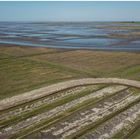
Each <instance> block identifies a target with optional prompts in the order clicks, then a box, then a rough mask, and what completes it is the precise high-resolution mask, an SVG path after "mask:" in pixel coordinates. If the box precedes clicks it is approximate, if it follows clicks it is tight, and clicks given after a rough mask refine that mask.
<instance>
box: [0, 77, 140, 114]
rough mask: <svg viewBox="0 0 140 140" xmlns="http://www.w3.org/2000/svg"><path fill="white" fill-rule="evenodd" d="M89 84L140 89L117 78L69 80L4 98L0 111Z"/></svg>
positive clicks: (139, 83)
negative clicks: (115, 85) (116, 85)
mask: <svg viewBox="0 0 140 140" xmlns="http://www.w3.org/2000/svg"><path fill="white" fill-rule="evenodd" d="M90 84H122V85H127V86H132V87H136V88H140V81H135V80H128V79H119V78H83V79H77V80H70V81H65V82H60V83H57V84H53V85H50V86H47V87H43V88H40V89H36V90H32V91H30V92H26V93H23V94H20V95H16V96H13V97H11V98H6V99H3V100H1V101H0V111H1V110H4V109H8V108H10V107H13V106H16V105H19V104H23V103H26V102H29V101H32V100H35V99H38V98H41V97H44V96H46V95H50V94H52V93H55V92H58V91H61V90H65V89H68V88H72V87H76V86H81V85H90Z"/></svg>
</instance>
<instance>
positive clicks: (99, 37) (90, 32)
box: [0, 22, 140, 51]
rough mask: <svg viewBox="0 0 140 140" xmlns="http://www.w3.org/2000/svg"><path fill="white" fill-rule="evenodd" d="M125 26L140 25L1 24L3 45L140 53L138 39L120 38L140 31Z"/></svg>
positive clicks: (133, 25)
mask: <svg viewBox="0 0 140 140" xmlns="http://www.w3.org/2000/svg"><path fill="white" fill-rule="evenodd" d="M123 26H128V27H136V26H140V25H137V24H134V23H133V24H131V23H129V24H127V23H125V24H121V23H111V22H104V23H103V22H77V23H65V22H48V23H47V22H46V23H45V22H44V23H43V22H42V23H25V22H24V23H21V22H20V23H16V22H0V43H1V44H2V43H6V44H7V43H8V44H17V45H27V46H35V47H53V48H75V49H77V48H79V49H81V48H82V49H98V50H116V51H140V41H139V40H140V37H138V35H137V36H134V37H133V38H132V39H130V38H126V37H125V38H121V37H119V35H126V34H130V33H131V32H133V31H134V32H137V33H138V32H140V30H135V28H134V30H133V28H131V29H129V28H126V29H125V28H124V29H122V28H121V27H123ZM113 27H115V29H114V28H113ZM116 27H117V28H116ZM112 34H113V35H115V36H112Z"/></svg>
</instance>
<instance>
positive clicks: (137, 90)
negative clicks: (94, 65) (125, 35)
mask: <svg viewBox="0 0 140 140" xmlns="http://www.w3.org/2000/svg"><path fill="white" fill-rule="evenodd" d="M0 110H1V112H0V138H129V137H131V136H133V137H134V138H135V135H138V134H137V133H139V131H138V132H136V130H137V128H139V126H140V82H138V81H132V80H126V79H117V78H96V79H94V78H87V79H78V80H71V81H67V82H62V83H58V84H55V85H51V86H48V87H45V88H41V89H38V90H34V91H31V92H27V93H24V94H22V95H18V96H15V97H12V98H8V99H5V100H1V101H0ZM135 133H136V134H135Z"/></svg>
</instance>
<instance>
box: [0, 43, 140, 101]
mask: <svg viewBox="0 0 140 140" xmlns="http://www.w3.org/2000/svg"><path fill="white" fill-rule="evenodd" d="M85 77H119V78H127V79H134V80H140V54H139V53H130V52H103V51H92V50H65V49H51V48H41V47H40V48H39V47H38V48H37V47H25V46H16V45H12V46H11V45H1V46H0V79H1V80H0V99H3V98H6V97H11V96H13V95H16V94H21V93H23V92H26V91H30V90H33V89H36V88H39V87H44V86H46V85H49V84H53V83H57V82H59V81H65V80H68V79H77V78H85Z"/></svg>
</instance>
